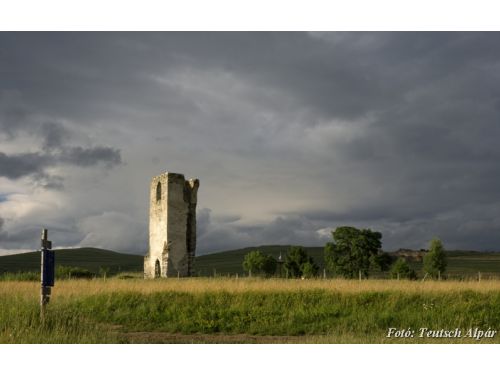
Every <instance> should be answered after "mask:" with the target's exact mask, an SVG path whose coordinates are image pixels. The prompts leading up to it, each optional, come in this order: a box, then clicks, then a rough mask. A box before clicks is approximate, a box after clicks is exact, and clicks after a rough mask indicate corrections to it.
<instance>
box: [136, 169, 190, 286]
mask: <svg viewBox="0 0 500 375" xmlns="http://www.w3.org/2000/svg"><path fill="white" fill-rule="evenodd" d="M158 183H160V188H158ZM198 187H199V181H198V180H196V179H195V180H189V181H186V180H185V179H184V176H183V175H182V174H177V173H164V174H161V175H159V176H156V177H154V178H153V179H152V181H151V187H150V202H149V203H150V209H149V251H148V254H147V255H146V257H145V258H144V277H145V278H154V277H155V276H159V277H177V276H178V275H179V276H183V277H184V276H190V275H191V274H192V270H193V261H194V255H195V252H196V203H197V192H198ZM158 189H159V190H160V194H158ZM157 198H159V199H157ZM157 261H158V262H159V265H160V267H159V268H160V269H159V271H160V272H159V275H156V272H157V267H156V266H155V265H156V262H157Z"/></svg>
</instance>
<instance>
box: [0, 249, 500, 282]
mask: <svg viewBox="0 0 500 375" xmlns="http://www.w3.org/2000/svg"><path fill="white" fill-rule="evenodd" d="M289 248H290V246H286V245H271V246H258V247H248V248H244V249H237V250H230V251H224V252H218V253H212V254H207V255H200V256H197V257H196V259H195V267H194V268H195V275H196V276H213V275H214V273H216V274H217V275H228V274H231V275H235V274H239V275H243V274H244V272H243V267H242V263H243V259H244V258H245V255H246V254H248V253H249V252H250V251H252V250H261V251H262V252H264V253H266V254H269V255H272V256H274V257H275V258H278V257H279V255H280V254H281V256H282V258H283V259H284V258H285V256H286V254H287V251H288V250H289ZM305 250H306V251H307V252H308V253H309V255H311V256H312V257H313V258H314V260H315V262H316V263H317V264H318V265H319V267H320V270H323V268H324V262H323V248H322V247H305ZM446 254H447V257H448V268H447V271H446V274H449V275H450V276H453V277H460V276H463V277H475V276H477V274H478V272H481V273H482V275H483V276H484V277H488V276H496V277H500V252H479V251H458V250H457V251H447V252H446ZM409 262H410V264H411V267H412V268H414V269H415V270H416V271H417V272H418V273H420V274H421V269H422V262H421V261H417V260H414V259H411V258H410V259H409ZM56 264H57V265H63V266H74V267H81V268H85V269H88V270H89V271H91V272H94V273H97V272H98V271H99V268H100V267H107V268H109V270H110V272H109V273H110V274H116V273H118V272H142V271H143V257H142V256H141V255H132V254H122V253H117V252H114V251H109V250H103V249H96V248H90V247H86V248H79V249H61V250H56ZM39 270H40V253H39V252H31V253H23V254H16V255H5V256H0V274H1V273H4V272H12V273H16V272H23V271H36V272H38V271H39ZM373 276H383V275H381V274H378V275H377V274H374V275H373ZM420 276H422V275H420Z"/></svg>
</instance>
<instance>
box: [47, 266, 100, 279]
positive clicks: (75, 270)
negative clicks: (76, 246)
mask: <svg viewBox="0 0 500 375" xmlns="http://www.w3.org/2000/svg"><path fill="white" fill-rule="evenodd" d="M95 276H96V275H95V273H93V272H90V271H89V270H87V269H85V268H80V267H71V266H56V279H60V280H64V279H92V278H93V277H95Z"/></svg>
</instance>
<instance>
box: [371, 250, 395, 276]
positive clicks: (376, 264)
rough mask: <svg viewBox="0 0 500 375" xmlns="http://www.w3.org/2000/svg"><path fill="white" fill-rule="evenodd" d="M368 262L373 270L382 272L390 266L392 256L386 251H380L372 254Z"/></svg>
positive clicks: (392, 259) (392, 260)
mask: <svg viewBox="0 0 500 375" xmlns="http://www.w3.org/2000/svg"><path fill="white" fill-rule="evenodd" d="M370 262H371V265H372V266H373V268H374V269H375V270H377V271H382V272H383V271H388V270H389V269H390V268H391V264H392V263H393V262H394V258H393V257H392V256H390V255H389V254H388V253H385V252H383V251H380V252H379V253H378V254H376V255H372V257H371V259H370Z"/></svg>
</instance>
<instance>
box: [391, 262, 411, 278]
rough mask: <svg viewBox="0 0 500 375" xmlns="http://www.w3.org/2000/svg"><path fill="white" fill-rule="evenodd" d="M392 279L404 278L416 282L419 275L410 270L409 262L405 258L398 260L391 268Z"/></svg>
mask: <svg viewBox="0 0 500 375" xmlns="http://www.w3.org/2000/svg"><path fill="white" fill-rule="evenodd" d="M391 277H392V278H393V279H397V278H402V279H410V280H415V279H416V278H417V274H416V273H415V271H414V270H413V269H412V268H410V266H409V265H408V262H407V261H406V260H405V259H403V258H398V260H396V261H395V262H394V264H393V265H392V267H391Z"/></svg>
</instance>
